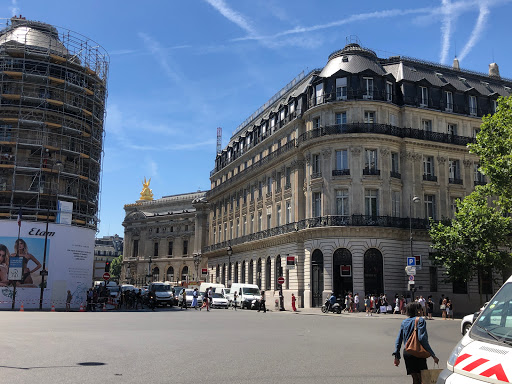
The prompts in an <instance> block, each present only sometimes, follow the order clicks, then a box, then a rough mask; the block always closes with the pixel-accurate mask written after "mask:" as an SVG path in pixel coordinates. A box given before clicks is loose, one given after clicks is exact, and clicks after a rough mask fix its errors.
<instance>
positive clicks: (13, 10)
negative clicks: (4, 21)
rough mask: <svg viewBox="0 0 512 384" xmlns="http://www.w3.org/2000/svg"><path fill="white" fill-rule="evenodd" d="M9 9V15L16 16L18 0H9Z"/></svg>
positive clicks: (18, 10)
mask: <svg viewBox="0 0 512 384" xmlns="http://www.w3.org/2000/svg"><path fill="white" fill-rule="evenodd" d="M9 10H10V11H11V16H16V15H17V14H18V13H19V12H20V9H19V8H18V0H11V6H10V7H9Z"/></svg>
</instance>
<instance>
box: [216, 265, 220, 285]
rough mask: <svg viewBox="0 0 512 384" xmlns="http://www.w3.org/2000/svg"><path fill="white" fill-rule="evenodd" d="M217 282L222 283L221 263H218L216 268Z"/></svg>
mask: <svg viewBox="0 0 512 384" xmlns="http://www.w3.org/2000/svg"><path fill="white" fill-rule="evenodd" d="M215 282H216V283H220V265H219V264H217V268H216V269H215Z"/></svg>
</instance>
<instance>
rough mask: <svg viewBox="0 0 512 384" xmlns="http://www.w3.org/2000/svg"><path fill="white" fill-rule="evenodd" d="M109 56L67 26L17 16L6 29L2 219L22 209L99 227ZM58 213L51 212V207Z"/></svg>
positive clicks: (0, 59)
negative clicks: (61, 214)
mask: <svg viewBox="0 0 512 384" xmlns="http://www.w3.org/2000/svg"><path fill="white" fill-rule="evenodd" d="M108 67H109V57H108V54H107V52H106V51H105V50H104V49H103V48H102V47H101V46H100V45H99V44H97V43H95V42H94V41H92V40H90V39H88V38H86V37H84V36H82V35H80V34H77V33H75V32H72V31H70V30H66V29H64V28H58V29H57V28H56V27H54V26H51V25H49V24H45V23H41V22H36V21H29V20H25V19H24V18H21V17H13V18H11V19H9V20H7V26H6V27H5V28H4V29H3V30H1V31H0V219H13V218H15V217H16V216H17V214H18V212H19V210H20V209H21V210H22V213H23V216H24V218H26V219H29V220H35V221H38V220H43V221H45V220H47V219H49V220H50V221H55V218H56V214H57V201H58V200H61V201H69V202H72V203H73V218H72V223H73V224H74V225H78V226H85V227H88V228H92V229H95V230H97V225H98V210H99V193H100V172H101V160H102V155H103V139H104V129H103V128H104V120H105V114H106V111H105V103H106V98H107V75H108ZM48 209H49V212H50V214H49V215H48V214H47V212H48Z"/></svg>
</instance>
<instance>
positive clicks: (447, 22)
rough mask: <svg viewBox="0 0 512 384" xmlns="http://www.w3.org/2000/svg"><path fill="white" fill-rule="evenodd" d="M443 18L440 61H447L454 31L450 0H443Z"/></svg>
mask: <svg viewBox="0 0 512 384" xmlns="http://www.w3.org/2000/svg"><path fill="white" fill-rule="evenodd" d="M442 8H443V13H444V15H443V20H442V22H441V54H440V59H439V61H440V62H441V64H445V63H446V59H447V58H448V51H449V50H450V37H451V32H452V17H453V15H452V8H451V2H450V0H442Z"/></svg>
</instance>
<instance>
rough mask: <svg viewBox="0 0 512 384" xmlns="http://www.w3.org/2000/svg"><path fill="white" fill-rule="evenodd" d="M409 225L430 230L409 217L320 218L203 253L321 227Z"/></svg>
mask: <svg viewBox="0 0 512 384" xmlns="http://www.w3.org/2000/svg"><path fill="white" fill-rule="evenodd" d="M409 225H410V226H411V228H412V229H423V230H426V229H428V228H429V222H428V220H426V219H417V218H413V219H411V220H410V219H409V218H408V217H393V216H365V215H351V216H319V217H313V218H310V219H304V220H301V221H298V222H295V223H290V224H285V225H281V226H279V227H274V228H270V229H266V230H264V231H259V232H256V233H251V234H249V235H245V236H242V237H238V238H235V239H231V240H229V241H223V242H220V243H217V244H213V245H210V246H207V247H205V248H203V250H202V252H203V253H205V252H211V251H215V250H217V249H222V248H227V247H228V246H230V245H231V246H232V245H237V244H243V243H247V242H251V241H257V240H263V239H268V238H271V237H273V236H279V235H284V234H287V233H293V232H297V231H300V230H305V229H310V228H320V227H350V226H354V227H367V226H371V227H390V228H401V229H409Z"/></svg>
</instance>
